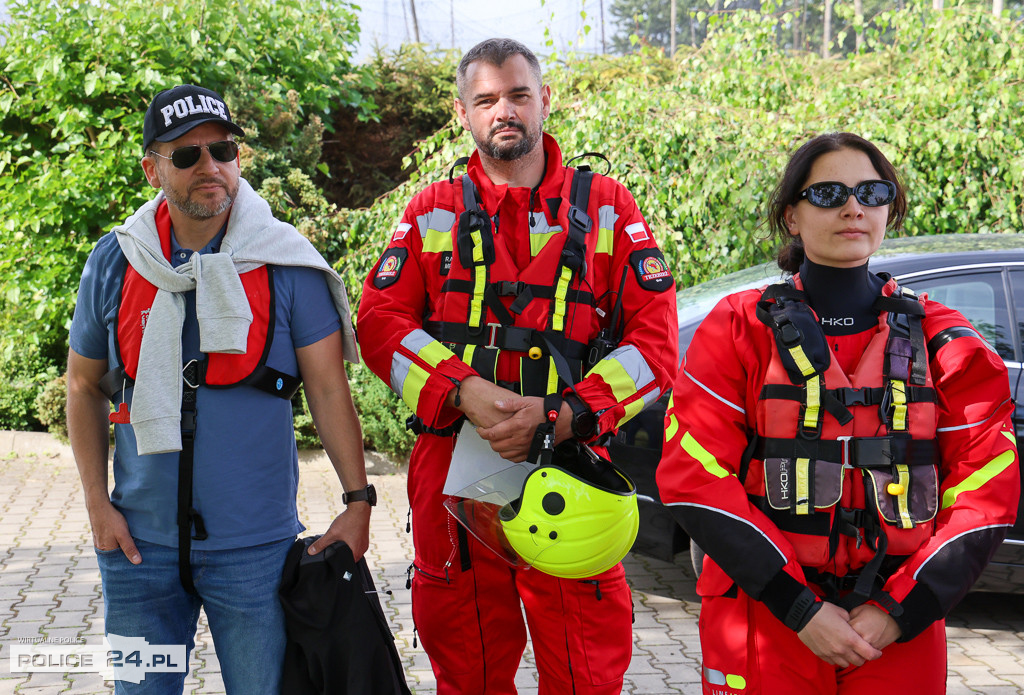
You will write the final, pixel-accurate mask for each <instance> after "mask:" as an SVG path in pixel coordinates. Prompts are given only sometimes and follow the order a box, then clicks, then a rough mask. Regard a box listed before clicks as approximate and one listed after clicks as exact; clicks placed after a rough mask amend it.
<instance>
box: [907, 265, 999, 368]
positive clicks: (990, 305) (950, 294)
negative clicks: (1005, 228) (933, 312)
mask: <svg viewBox="0 0 1024 695" xmlns="http://www.w3.org/2000/svg"><path fill="white" fill-rule="evenodd" d="M904 284H906V286H907V287H909V288H911V289H912V290H914V291H915V292H917V293H918V294H921V293H923V292H927V293H928V297H929V298H930V299H932V300H933V301H936V302H941V303H942V304H945V305H946V306H948V307H951V308H953V309H956V310H957V311H959V312H960V313H961V314H963V315H964V316H965V317H966V318H967V320H968V321H970V322H971V325H973V326H974V328H975V329H976V330H977V331H978V332H979V333H981V334H982V335H983V336H985V339H986V340H987V341H988V342H989V344H991V345H992V347H994V348H995V349H996V352H998V353H999V356H1000V357H1002V358H1003V359H1004V360H1010V361H1015V360H1016V357H1015V355H1014V348H1013V342H1014V340H1013V333H1014V332H1015V331H1016V328H1014V329H1012V330H1011V328H1010V312H1009V310H1008V308H1007V303H1006V290H1005V289H1004V287H1003V274H1002V273H1001V272H999V271H994V272H987V273H970V274H967V273H961V274H958V275H941V276H926V277H921V278H917V277H915V278H913V279H911V280H908V281H906V282H905V283H904Z"/></svg>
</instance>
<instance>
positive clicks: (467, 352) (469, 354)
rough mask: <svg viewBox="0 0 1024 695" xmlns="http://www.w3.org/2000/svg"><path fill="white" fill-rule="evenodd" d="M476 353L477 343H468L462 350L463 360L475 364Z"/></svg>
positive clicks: (470, 364)
mask: <svg viewBox="0 0 1024 695" xmlns="http://www.w3.org/2000/svg"><path fill="white" fill-rule="evenodd" d="M475 354H476V345H466V348H465V349H464V350H463V351H462V361H463V362H465V363H466V364H468V365H469V366H471V367H472V366H473V356H474V355H475Z"/></svg>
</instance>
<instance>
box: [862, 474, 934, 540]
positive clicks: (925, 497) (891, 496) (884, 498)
mask: <svg viewBox="0 0 1024 695" xmlns="http://www.w3.org/2000/svg"><path fill="white" fill-rule="evenodd" d="M865 473H867V474H868V476H869V478H870V480H871V485H869V486H868V489H869V490H871V491H872V493H873V495H874V498H875V506H876V507H878V513H879V514H880V515H881V516H882V519H884V520H885V522H886V523H887V524H890V525H892V526H896V527H898V528H903V529H911V528H914V527H915V526H916V525H918V524H922V523H925V522H928V521H931V520H932V519H934V518H935V514H936V513H937V512H938V507H939V478H938V471H937V469H936V467H935V466H933V465H923V466H909V465H907V464H902V463H901V464H897V465H895V466H893V467H892V468H890V469H869V470H866V471H865Z"/></svg>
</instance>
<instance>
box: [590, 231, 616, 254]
mask: <svg viewBox="0 0 1024 695" xmlns="http://www.w3.org/2000/svg"><path fill="white" fill-rule="evenodd" d="M614 237H615V230H614V229H605V228H604V227H600V228H599V229H598V230H597V244H595V246H594V253H606V254H608V255H609V256H610V255H612V248H613V245H612V242H613V241H614Z"/></svg>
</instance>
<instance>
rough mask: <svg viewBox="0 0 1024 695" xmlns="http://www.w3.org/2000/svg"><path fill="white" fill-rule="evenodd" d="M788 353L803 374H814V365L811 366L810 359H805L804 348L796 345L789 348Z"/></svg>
mask: <svg viewBox="0 0 1024 695" xmlns="http://www.w3.org/2000/svg"><path fill="white" fill-rule="evenodd" d="M789 354H790V355H792V356H793V361H794V362H796V366H797V369H799V370H800V373H801V374H803V375H804V376H810V375H811V374H814V367H812V366H811V361H810V360H809V359H807V354H806V353H805V352H804V349H803V348H802V347H800V346H799V345H797V346H796V347H792V348H789Z"/></svg>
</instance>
